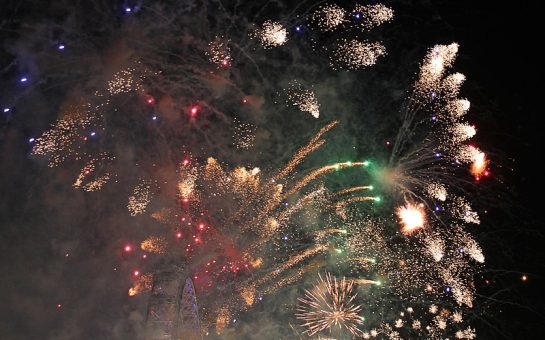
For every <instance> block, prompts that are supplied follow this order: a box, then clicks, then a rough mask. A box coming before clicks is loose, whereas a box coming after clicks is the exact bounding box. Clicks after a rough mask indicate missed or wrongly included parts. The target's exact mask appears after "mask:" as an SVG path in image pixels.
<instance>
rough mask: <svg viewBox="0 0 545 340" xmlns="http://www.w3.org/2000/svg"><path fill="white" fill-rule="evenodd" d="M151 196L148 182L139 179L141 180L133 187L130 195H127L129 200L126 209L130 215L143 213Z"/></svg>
mask: <svg viewBox="0 0 545 340" xmlns="http://www.w3.org/2000/svg"><path fill="white" fill-rule="evenodd" d="M151 196H152V195H151V185H150V183H149V182H148V181H146V180H141V182H140V183H139V184H137V185H136V186H135V187H134V190H133V192H132V195H131V196H129V202H128V203H127V209H128V210H129V212H130V214H131V216H136V215H140V214H143V213H144V212H145V211H146V208H147V206H148V204H149V203H150V201H151Z"/></svg>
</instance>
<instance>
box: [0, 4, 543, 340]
mask: <svg viewBox="0 0 545 340" xmlns="http://www.w3.org/2000/svg"><path fill="white" fill-rule="evenodd" d="M144 2H146V1H144ZM165 2H166V3H170V2H171V1H165ZM181 2H184V1H181ZM242 2H244V1H242ZM101 3H103V4H105V5H104V6H103V10H104V11H105V12H104V13H105V14H104V18H103V19H100V20H99V19H96V18H95V19H90V18H85V15H84V14H83V13H85V10H82V8H85V7H86V6H90V5H89V4H88V3H87V2H86V1H77V2H71V1H50V2H49V4H48V5H47V6H46V5H43V4H42V1H38V0H36V1H15V0H4V1H2V3H1V5H0V37H1V38H0V39H1V43H2V52H1V53H0V72H1V74H0V85H1V91H0V107H1V108H4V107H7V106H5V105H6V104H5V103H11V102H14V101H16V102H17V103H18V104H17V105H15V106H13V107H12V108H11V110H10V112H4V113H3V117H2V119H1V120H0V153H1V160H0V174H1V176H0V192H1V200H0V249H1V250H2V258H1V259H0V268H1V271H0V273H2V275H1V278H2V279H1V280H0V301H1V303H0V338H1V339H132V338H138V336H137V334H139V332H140V331H141V327H142V326H143V316H144V315H145V305H146V301H145V300H142V299H138V298H136V299H134V298H129V297H128V296H127V289H128V287H130V278H128V277H127V275H126V273H127V271H130V264H129V263H126V262H124V261H123V259H122V254H121V251H120V249H122V248H123V246H124V245H125V241H124V235H126V234H127V232H132V233H133V236H134V237H137V236H139V237H143V236H145V235H146V232H147V230H149V226H147V225H146V223H148V221H145V220H144V221H143V220H138V221H136V222H135V221H134V220H131V219H130V217H127V216H125V215H126V214H125V215H123V214H121V213H120V211H124V210H123V209H125V205H126V201H123V199H119V198H120V197H126V193H127V192H128V191H129V190H130V189H123V190H124V192H118V191H117V190H116V189H115V188H106V189H104V190H103V191H101V192H100V194H99V195H92V194H88V193H84V192H82V191H76V190H75V189H74V188H72V187H71V183H72V182H71V180H70V181H67V180H66V178H67V177H69V176H71V177H73V175H74V168H70V167H66V168H64V167H62V166H61V167H59V168H55V169H51V168H48V167H47V164H46V162H45V161H44V160H43V159H39V158H36V157H33V156H31V155H30V153H31V148H32V145H31V144H29V142H28V140H29V138H32V137H34V138H36V137H38V136H39V135H40V134H41V133H42V132H43V131H45V130H47V128H48V126H49V125H50V124H51V123H53V122H54V121H55V120H56V118H57V117H58V112H59V111H60V107H61V105H62V104H63V100H64V97H65V95H66V93H68V92H69V91H71V90H72V88H73V87H75V86H76V84H77V83H78V82H81V81H86V80H87V78H86V74H85V73H84V72H81V73H80V72H79V71H81V70H82V69H84V67H83V66H81V64H82V63H88V65H89V67H88V69H86V72H90V71H89V70H92V63H93V62H95V59H92V58H91V57H90V58H89V59H87V60H86V59H85V58H83V57H82V56H81V55H77V56H75V55H72V56H71V57H70V58H69V59H70V60H68V61H67V62H66V63H62V62H59V63H58V65H59V69H58V70H56V69H55V67H52V66H51V65H52V64H48V66H47V67H48V69H47V71H44V70H42V69H40V67H41V65H42V64H39V63H33V61H34V60H38V57H36V58H35V59H34V58H33V57H32V53H33V50H32V49H31V48H29V46H30V45H29V43H28V41H29V40H32V39H31V38H29V34H28V33H29V32H30V29H29V28H28V27H27V25H30V24H31V23H32V22H34V21H36V22H63V18H65V17H68V16H69V15H68V14H69V13H77V14H75V15H73V16H71V20H76V21H77V20H82V26H84V28H82V30H84V31H85V32H83V33H84V34H83V35H81V36H87V37H88V41H78V47H82V48H88V49H89V50H100V49H101V48H104V49H109V50H112V51H113V50H116V48H117V46H112V44H111V41H108V39H107V37H106V38H105V37H104V36H103V35H104V32H106V28H105V29H101V28H100V27H99V26H96V27H90V26H89V25H94V24H97V23H100V22H101V20H106V19H105V18H108V20H112V21H118V22H112V25H113V26H115V25H118V24H119V22H121V21H122V20H124V15H125V14H124V13H122V12H123V8H124V7H123V6H124V3H123V2H120V1H113V0H112V1H109V2H108V1H106V0H104V1H101ZM136 3H140V2H138V1H136V2H135V4H136ZM184 3H185V2H184ZM187 3H193V2H192V1H187ZM345 3H346V4H349V3H351V2H345ZM386 3H387V4H388V5H389V6H391V7H392V8H394V10H395V11H396V17H395V18H394V21H393V22H392V23H391V24H389V25H390V26H388V27H387V28H384V29H383V30H380V31H379V32H378V33H377V35H376V36H374V38H377V39H380V40H382V41H383V42H384V44H385V45H386V46H387V48H388V56H387V59H386V61H388V62H389V63H392V64H396V65H398V66H395V67H394V66H384V65H381V64H380V63H379V64H378V65H377V67H376V69H373V70H372V71H370V73H369V77H370V79H372V80H376V79H379V77H381V76H383V75H384V74H386V73H385V72H388V74H395V76H392V79H391V80H390V81H385V82H383V83H380V84H378V83H377V85H376V87H377V92H379V91H380V90H382V91H384V93H399V92H400V91H403V89H404V88H406V86H407V85H409V84H410V83H409V81H410V77H411V76H413V75H414V74H415V70H416V67H417V65H418V61H419V60H420V57H421V56H422V55H423V54H424V52H425V49H426V48H427V47H429V46H432V45H434V44H437V43H444V44H447V43H450V42H451V41H456V42H458V43H459V44H460V46H461V48H460V54H459V57H458V60H457V62H456V69H457V70H458V71H460V72H462V73H464V74H465V75H466V76H467V77H468V80H467V81H466V83H465V85H464V87H463V94H464V96H467V97H468V98H469V99H470V100H471V112H472V114H473V116H472V119H473V121H475V123H476V125H477V127H478V129H479V135H478V140H477V141H478V143H479V145H480V146H482V147H483V149H485V150H488V151H489V153H490V155H491V160H492V162H491V172H492V174H493V176H492V177H493V178H492V179H491V180H490V183H488V184H487V183H485V185H489V186H490V187H491V188H493V189H494V190H495V194H494V195H491V196H492V197H489V196H486V197H484V196H483V197H482V198H481V197H478V200H480V201H481V202H490V203H489V204H488V205H489V212H488V214H486V215H484V216H483V217H482V224H481V225H480V226H478V227H477V229H476V230H475V232H474V234H475V236H476V238H477V239H478V240H479V242H480V244H481V246H482V248H483V250H484V253H485V255H486V258H487V262H486V266H485V268H484V270H483V273H482V275H479V277H478V278H477V280H476V281H477V293H478V294H480V296H479V297H478V298H477V299H482V301H492V300H491V299H494V301H493V302H492V303H491V305H490V307H489V308H487V309H485V313H484V314H483V315H482V318H481V319H480V320H476V321H475V322H474V326H475V327H476V328H477V335H478V338H481V339H538V338H543V337H545V326H544V325H545V317H544V315H545V302H544V300H543V292H542V291H543V287H544V284H545V280H544V277H543V274H542V272H543V271H544V269H545V268H544V267H545V266H544V263H543V260H542V259H541V258H543V256H544V255H545V254H544V253H543V249H544V247H543V241H544V237H543V231H542V230H541V227H542V226H543V223H542V222H541V220H540V219H539V217H538V213H539V209H540V206H539V205H540V203H541V200H540V199H539V197H540V195H539V194H540V191H541V183H542V181H541V180H540V179H541V176H539V177H538V173H539V175H541V172H542V171H541V169H540V167H539V166H537V165H536V164H537V163H538V162H541V159H540V157H541V155H542V154H543V153H542V150H541V148H539V149H538V143H539V142H538V138H539V137H541V133H540V132H539V131H538V129H539V121H538V109H540V108H541V105H538V102H540V101H541V100H542V96H543V95H542V94H541V93H538V88H539V87H540V86H539V83H540V81H541V79H540V78H541V67H540V65H541V60H538V59H541V56H540V54H539V53H538V52H537V51H536V49H537V48H538V47H539V44H540V42H541V40H542V39H540V37H539V36H538V25H539V24H540V23H541V20H542V19H541V18H540V17H538V13H540V12H539V11H538V9H537V8H532V6H530V5H527V4H526V5H522V4H516V3H508V4H505V5H504V4H500V3H497V4H495V5H489V4H484V3H481V2H475V1H431V0H429V1H409V0H407V1H388V2H386ZM42 6H43V8H42ZM534 7H537V6H535V5H534ZM252 10H254V9H252ZM67 13H68V14H67ZM267 14H269V15H270V16H274V15H275V13H265V14H263V13H262V14H261V17H266V16H267ZM72 24H74V23H73V22H72ZM188 24H189V23H188ZM73 27H79V26H78V24H77V22H76V23H75V25H74V26H73ZM59 31H62V26H61V27H59ZM117 34H120V35H122V34H123V32H117ZM81 36H80V38H78V39H83V38H81ZM30 37H32V36H31V35H30ZM68 37H73V36H72V35H70V34H67V38H68ZM50 38H51V40H50V41H57V40H55V39H56V38H55V37H50ZM36 39H37V40H38V38H36ZM158 39H160V38H158ZM68 40H69V38H68ZM112 40H114V39H112ZM59 41H60V40H59ZM55 44H56V45H55V46H56V47H57V48H58V44H59V42H55ZM119 48H120V49H122V48H121V47H119ZM70 49H71V46H70V45H69V44H68V43H67V45H66V51H62V53H64V52H67V53H66V55H68V56H70V53H72V52H71V51H70ZM112 55H113V54H112ZM116 55H117V54H116ZM103 57H104V58H108V56H103ZM275 57H277V58H280V59H281V58H283V55H282V54H277V55H275ZM67 58H68V57H67ZM407 59H410V60H411V61H407ZM54 63H55V61H53V64H54ZM74 63H79V65H78V66H77V67H76V66H74V67H73V65H75V64H74ZM72 67H73V68H74V69H75V70H77V71H72ZM25 74H29V75H32V79H30V81H29V82H31V84H30V85H32V86H36V87H37V88H39V90H37V91H31V90H29V89H28V86H27V85H22V84H20V82H19V79H20V78H21V77H22V76H24V75H25ZM42 76H43V77H44V78H40V77H42ZM278 77H280V75H278ZM52 79H54V80H55V81H58V82H60V83H58V84H54V83H52ZM400 79H404V80H403V81H405V83H403V81H401V80H400ZM342 80H343V79H340V78H336V79H335V80H331V83H330V84H333V85H334V84H337V83H335V82H337V81H342ZM358 86H361V88H358V89H357V90H361V91H364V90H365V91H366V90H370V89H372V88H373V86H371V85H368V84H362V85H358ZM337 91H338V92H337ZM342 91H343V90H332V89H328V88H327V86H324V87H323V88H319V89H318V93H319V94H322V95H323V96H324V97H327V98H333V100H332V104H331V105H332V106H331V107H332V108H333V109H339V107H341V108H342V106H340V104H337V102H336V99H338V97H340V96H342V95H350V91H351V90H350V89H345V90H344V91H345V92H342ZM381 95H383V96H387V95H386V94H381ZM381 95H377V97H376V98H378V99H377V100H380V99H383V98H382V97H380V96H381ZM14 98H16V100H15V99H14ZM356 101H357V100H356ZM361 101H362V102H365V98H363V99H361ZM360 104H361V103H360ZM365 104H367V102H365ZM127 105H129V104H127ZM369 105H372V104H369ZM375 105H377V106H376V107H379V104H375ZM373 108H375V107H373ZM346 111H349V109H347V110H346ZM540 113H541V112H540ZM343 118H345V119H347V120H348V121H352V122H356V123H355V124H356V126H359V125H358V124H361V122H360V121H358V118H357V117H356V118H352V117H350V116H348V117H343ZM270 119H271V121H272V122H273V123H272V124H276V125H275V126H276V127H278V126H281V124H283V123H281V122H280V123H279V122H278V120H276V118H274V117H272V118H270ZM263 120H265V118H263ZM254 123H264V121H261V122H259V121H258V122H254ZM293 124H294V126H293V127H291V126H288V127H287V128H286V130H285V131H281V132H277V133H276V134H274V133H273V134H272V136H273V137H270V138H271V140H269V139H268V138H269V137H263V140H264V142H263V144H262V145H263V147H262V149H261V151H260V152H259V153H257V154H255V155H252V156H250V157H249V158H242V156H240V155H238V154H237V152H231V154H229V156H230V157H231V158H230V159H231V161H232V162H236V161H240V162H252V161H260V160H263V159H264V158H265V157H266V156H267V154H270V155H274V158H278V159H281V158H282V157H283V156H285V151H284V150H283V149H282V148H281V147H280V146H276V144H275V143H274V142H273V141H272V140H273V138H274V137H276V138H283V137H284V136H285V135H289V134H290V133H291V132H292V130H290V129H292V128H293V129H296V128H298V127H300V126H304V124H305V123H304V121H303V120H301V121H294V123H293ZM316 126H320V125H319V124H318V125H316V124H314V125H313V127H316ZM208 128H209V127H208V126H203V127H202V129H205V130H206V129H208ZM314 130H316V129H314ZM210 131H212V132H214V133H217V136H218V138H226V137H225V136H228V135H226V133H227V132H225V131H214V130H210ZM351 132H353V131H349V133H351ZM132 133H135V134H137V133H139V132H137V131H133V132H132ZM385 134H387V133H386V132H385ZM127 136H128V138H129V137H131V138H132V135H130V136H129V135H127ZM145 138H146V137H142V138H140V142H141V143H142V145H143V146H142V148H146V147H147V145H148V144H150V143H151V142H152V141H151V140H148V139H145ZM201 142H202V143H206V140H204V139H203V140H199V141H197V143H201ZM297 142H300V140H299V141H297ZM141 150H143V149H141ZM211 150H213V151H214V152H218V153H219V152H223V151H222V150H223V149H221V147H217V148H216V149H214V148H213V147H212V148H211ZM134 152H135V153H137V151H134ZM329 152H330V153H331V154H334V152H335V151H334V150H331V151H329ZM158 157H159V156H158ZM123 161H124V160H123ZM151 162H152V161H150V164H151ZM127 164H128V162H127ZM273 165H276V164H272V165H271V166H273ZM163 170H164V172H165V173H166V172H167V170H166V169H161V170H160V171H163ZM76 173H77V170H76ZM168 176H170V175H166V174H165V175H164V176H163V177H162V178H170V177H168ZM124 180H125V179H120V182H121V183H122V184H123V183H124V182H123V181H124ZM123 190H122V191H123ZM538 191H539V192H538ZM123 195H125V196H123ZM138 228H141V231H138V232H136V231H135V230H140V229H138ZM112 268H116V271H113V270H112ZM523 275H527V278H528V280H527V281H526V282H523V281H522V280H521V278H522V276H523ZM485 281H489V283H488V284H486V283H485Z"/></svg>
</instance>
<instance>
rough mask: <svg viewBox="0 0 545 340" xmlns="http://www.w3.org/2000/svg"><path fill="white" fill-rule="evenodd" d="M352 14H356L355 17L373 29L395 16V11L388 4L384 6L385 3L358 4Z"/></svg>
mask: <svg viewBox="0 0 545 340" xmlns="http://www.w3.org/2000/svg"><path fill="white" fill-rule="evenodd" d="M352 14H353V15H354V17H355V19H356V20H358V21H359V22H360V23H361V25H362V26H363V27H364V28H365V29H367V30H370V29H373V28H375V27H377V26H380V25H382V24H384V23H386V22H389V21H391V20H392V19H393V17H394V11H393V10H392V9H391V8H389V7H387V6H384V5H383V4H376V5H360V4H356V6H355V8H354V11H353V12H352Z"/></svg>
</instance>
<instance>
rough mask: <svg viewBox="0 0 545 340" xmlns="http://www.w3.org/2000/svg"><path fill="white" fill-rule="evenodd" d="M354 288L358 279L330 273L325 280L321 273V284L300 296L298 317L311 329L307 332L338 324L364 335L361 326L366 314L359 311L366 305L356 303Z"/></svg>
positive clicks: (353, 332)
mask: <svg viewBox="0 0 545 340" xmlns="http://www.w3.org/2000/svg"><path fill="white" fill-rule="evenodd" d="M353 289H354V282H353V281H351V280H347V279H346V278H345V277H343V278H342V279H341V280H338V281H337V278H336V277H332V276H331V274H330V273H326V275H325V280H324V279H323V278H322V276H321V275H320V276H319V279H318V283H316V285H315V286H314V287H313V288H312V289H310V290H306V291H305V296H304V297H303V298H299V302H300V305H299V307H298V308H297V314H296V316H297V318H298V319H299V320H301V321H302V322H303V324H302V326H303V327H305V328H307V330H306V333H308V335H311V336H312V335H314V334H316V333H319V332H321V331H323V330H326V329H329V330H331V328H334V327H337V328H341V329H343V328H344V329H347V330H348V331H349V332H350V333H352V334H353V335H361V333H362V332H361V330H360V329H359V326H361V325H362V324H363V317H361V316H360V315H359V314H360V312H361V309H362V306H360V305H357V304H355V303H354V300H355V299H356V297H357V294H356V293H355V292H353Z"/></svg>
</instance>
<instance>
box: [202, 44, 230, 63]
mask: <svg viewBox="0 0 545 340" xmlns="http://www.w3.org/2000/svg"><path fill="white" fill-rule="evenodd" d="M206 55H207V56H208V59H209V60H210V62H211V63H213V64H215V65H216V66H217V67H222V68H226V67H229V66H230V65H231V63H232V58H231V49H230V48H229V41H228V40H227V39H225V38H224V37H216V39H214V41H212V42H210V44H208V50H207V51H206Z"/></svg>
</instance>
